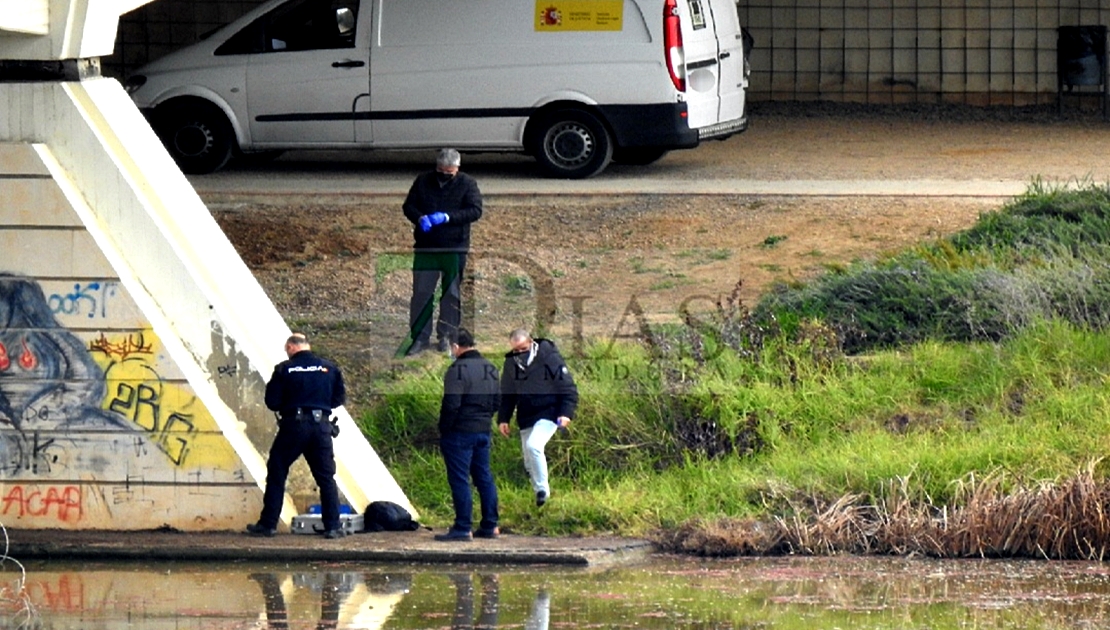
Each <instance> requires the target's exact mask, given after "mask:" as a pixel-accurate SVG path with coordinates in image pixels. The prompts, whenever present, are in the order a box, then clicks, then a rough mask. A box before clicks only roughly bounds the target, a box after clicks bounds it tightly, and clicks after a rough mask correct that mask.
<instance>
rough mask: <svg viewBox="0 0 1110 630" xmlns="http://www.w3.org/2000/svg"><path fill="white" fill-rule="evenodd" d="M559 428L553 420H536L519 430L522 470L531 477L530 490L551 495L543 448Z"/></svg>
mask: <svg viewBox="0 0 1110 630" xmlns="http://www.w3.org/2000/svg"><path fill="white" fill-rule="evenodd" d="M558 430H559V425H557V424H555V421H554V420H537V421H536V424H534V425H532V426H531V427H529V428H527V429H521V430H520V449H521V451H522V452H523V453H524V470H527V471H528V476H529V477H530V478H531V479H532V490H534V491H535V492H539V491H540V490H543V491H544V492H545V493H547V496H551V486H549V485H548V483H547V455H545V454H544V452H543V449H544V447H546V446H547V443H548V442H549V441H551V437H552V436H553V435H555V432H556V431H558Z"/></svg>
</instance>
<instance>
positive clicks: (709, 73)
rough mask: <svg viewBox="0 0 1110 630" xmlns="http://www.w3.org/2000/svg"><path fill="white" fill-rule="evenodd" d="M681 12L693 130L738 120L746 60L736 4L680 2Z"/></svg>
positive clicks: (696, 0)
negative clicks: (744, 59) (744, 58)
mask: <svg viewBox="0 0 1110 630" xmlns="http://www.w3.org/2000/svg"><path fill="white" fill-rule="evenodd" d="M676 8H677V9H678V12H679V17H680V20H681V24H682V48H683V52H684V56H685V66H686V73H685V76H686V102H687V106H688V108H689V116H690V117H689V121H690V127H692V128H700V127H707V126H710V125H715V124H717V123H720V122H722V121H727V120H731V119H734V118H739V117H740V116H741V111H742V110H743V86H742V79H743V63H744V61H743V50H742V42H741V39H740V26H739V19H738V17H737V15H736V7H735V6H733V5H732V4H731V0H676ZM738 94H739V98H737V96H738Z"/></svg>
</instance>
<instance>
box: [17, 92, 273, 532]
mask: <svg viewBox="0 0 1110 630" xmlns="http://www.w3.org/2000/svg"><path fill="white" fill-rule="evenodd" d="M57 90H59V88H58V87H57V86H53V87H51V86H41V87H40V88H39V89H36V90H34V92H38V94H31V98H32V99H33V100H35V101H37V102H38V103H39V104H41V105H44V106H47V108H48V109H53V108H52V107H49V106H48V103H49V102H50V100H51V98H50V97H51V94H50V92H54V91H57ZM22 91H25V92H26V91H27V88H26V87H25V88H24V89H23V90H22ZM5 93H7V94H8V95H10V94H11V90H10V89H3V90H0V95H4V94H5ZM36 96H37V97H38V98H36ZM60 172H61V169H60V168H59V166H58V162H57V160H56V158H55V156H54V155H53V154H52V152H51V151H50V149H49V148H48V146H46V145H43V144H31V143H18V144H17V143H4V144H0V182H2V185H0V187H2V189H3V199H4V204H3V210H2V211H0V216H2V217H3V225H2V227H0V522H3V523H4V524H5V525H6V526H8V527H16V528H63V529H71V528H72V529H77V528H81V529H132V528H135V529H148V528H156V527H161V526H171V527H175V528H177V529H233V528H234V529H237V528H239V527H242V525H243V524H244V523H245V522H247V521H248V520H249V519H250V516H249V515H251V514H257V512H258V510H259V509H260V508H261V496H260V493H259V491H258V483H257V482H256V481H255V478H256V476H257V475H258V474H262V473H260V471H261V470H263V468H262V466H263V465H262V462H261V459H260V457H259V456H258V455H257V451H256V450H254V449H250V448H248V449H246V452H247V453H248V457H249V456H250V455H251V454H253V458H252V459H253V461H251V462H250V465H248V463H247V462H244V460H243V459H242V458H241V457H240V455H239V454H238V453H237V451H236V448H235V447H233V445H232V441H229V440H228V439H227V438H226V437H225V435H224V431H223V429H222V428H221V427H220V425H219V423H218V422H217V421H216V419H215V417H214V416H213V413H212V411H211V410H210V406H211V407H216V408H217V409H218V411H217V413H221V412H222V413H223V414H224V415H228V412H229V410H228V409H227V408H226V407H225V406H224V405H222V404H220V401H219V398H218V397H210V398H214V399H215V400H214V401H213V400H210V401H209V402H208V403H206V402H205V401H204V400H202V399H201V397H199V396H198V395H197V391H196V389H195V388H194V387H193V386H192V385H190V383H189V380H188V378H187V376H186V375H185V373H184V371H183V369H182V367H181V362H180V361H179V360H178V359H179V357H175V356H174V355H175V354H179V353H180V352H181V351H183V350H184V348H181V347H173V346H180V344H174V343H172V342H171V344H169V345H168V344H167V343H165V341H164V340H163V337H164V335H166V333H167V332H168V331H167V327H166V326H165V323H166V322H161V324H162V325H159V326H157V328H158V329H159V330H156V329H155V328H156V326H155V322H154V321H152V318H151V317H149V316H147V315H145V314H144V313H143V309H142V308H141V307H140V306H139V304H138V303H137V301H136V297H138V298H139V300H141V301H143V298H146V300H149V295H147V292H146V291H145V290H144V289H143V288H142V281H140V280H139V278H138V277H136V276H133V275H131V274H129V273H127V271H132V270H128V268H127V266H123V267H122V268H123V269H125V273H124V274H122V277H121V274H120V273H119V272H118V271H117V269H116V265H113V262H112V261H110V260H109V258H108V256H106V255H105V253H104V251H102V248H101V244H100V243H98V242H97V241H98V237H99V238H101V239H102V238H104V237H105V236H106V234H105V233H104V232H103V231H102V230H99V229H97V228H98V227H99V226H98V225H96V224H94V229H93V230H89V229H88V228H86V225H85V223H84V221H82V219H81V217H80V215H79V213H78V212H77V211H75V209H74V207H73V203H72V202H76V203H77V204H82V199H81V198H80V196H77V197H70V198H67V194H69V195H71V196H72V195H73V194H74V191H73V190H69V191H66V190H64V189H63V186H64V185H65V184H66V183H67V182H65V180H64V178H59V177H58V176H57V175H58V174H59V173H60ZM135 237H136V238H137V239H138V240H146V239H141V237H139V236H138V235H135ZM150 240H155V241H157V240H160V239H150ZM135 245H136V246H139V245H138V244H137V243H136V244H135ZM125 247H126V245H125ZM117 262H118V261H117ZM147 282H150V279H149V276H148V279H147ZM232 420H233V418H232ZM238 433H239V434H240V435H241V434H242V430H241V429H240V430H239V431H238ZM239 441H240V442H241V443H243V445H245V446H249V444H248V443H246V442H245V441H244V440H242V439H240V440H239ZM250 468H253V469H254V470H253V474H252V471H251V470H250Z"/></svg>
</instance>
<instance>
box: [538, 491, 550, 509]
mask: <svg viewBox="0 0 1110 630" xmlns="http://www.w3.org/2000/svg"><path fill="white" fill-rule="evenodd" d="M544 503H547V493H546V492H544V491H543V490H539V491H537V492H536V507H543V504H544Z"/></svg>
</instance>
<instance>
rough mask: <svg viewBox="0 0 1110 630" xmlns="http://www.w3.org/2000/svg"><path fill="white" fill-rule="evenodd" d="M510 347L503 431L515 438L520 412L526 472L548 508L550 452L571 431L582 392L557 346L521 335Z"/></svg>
mask: <svg viewBox="0 0 1110 630" xmlns="http://www.w3.org/2000/svg"><path fill="white" fill-rule="evenodd" d="M509 345H510V347H511V350H510V352H509V353H508V354H506V355H505V367H504V368H502V370H501V407H500V409H499V410H498V412H497V423H498V428H499V429H500V431H501V435H504V436H505V437H509V420H510V418H512V415H513V412H514V411H515V412H516V423H517V426H519V427H520V446H521V449H522V450H523V454H524V468H525V470H527V471H528V476H529V477H530V478H531V480H532V489H533V490H535V492H536V505H537V506H542V505H543V504H544V503H547V499H548V498H549V497H550V496H551V486H550V485H549V483H548V479H547V456H546V455H545V454H544V447H546V446H547V442H548V441H549V440H550V439H551V437H552V436H553V435H555V432H556V431H557V430H559V429H562V428H566V427H567V426H568V425H570V421H571V419H572V418H573V417H574V410H575V408H577V406H578V387H577V386H576V385H575V384H574V378H572V377H571V375H570V370H568V369H567V364H566V362H565V361H563V357H562V355H560V354H559V350H558V348H556V347H555V343H554V342H552V341H550V340H548V339H533V338H532V335H531V334H530V333H529V332H528V331H527V330H523V329H518V330H514V331H513V332H512V333H511V334H510V335H509Z"/></svg>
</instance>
